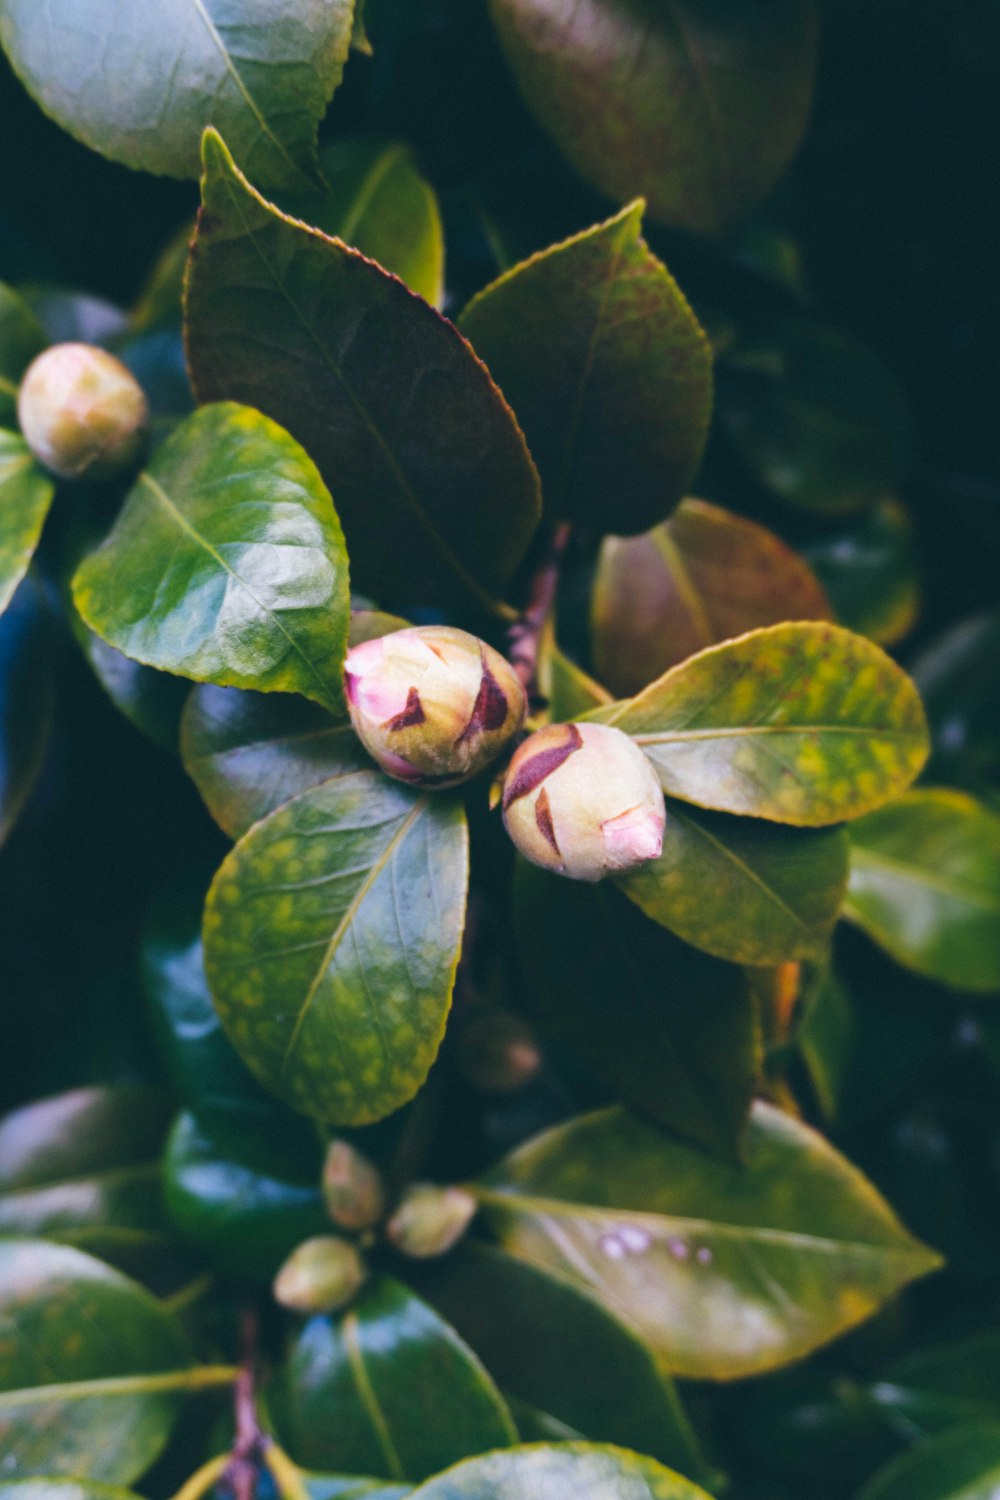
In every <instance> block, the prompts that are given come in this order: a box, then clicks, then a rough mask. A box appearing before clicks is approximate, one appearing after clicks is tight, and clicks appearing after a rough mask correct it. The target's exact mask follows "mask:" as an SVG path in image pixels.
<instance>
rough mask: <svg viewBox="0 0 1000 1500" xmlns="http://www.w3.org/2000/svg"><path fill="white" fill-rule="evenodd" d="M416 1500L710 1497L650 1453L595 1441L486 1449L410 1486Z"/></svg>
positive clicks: (682, 1499) (681, 1499) (706, 1499)
mask: <svg viewBox="0 0 1000 1500" xmlns="http://www.w3.org/2000/svg"><path fill="white" fill-rule="evenodd" d="M413 1495H414V1500H567V1497H568V1496H570V1495H572V1496H573V1500H709V1496H708V1495H707V1494H706V1492H705V1491H704V1490H702V1489H699V1488H698V1486H697V1485H694V1484H691V1482H690V1481H689V1480H687V1479H682V1478H681V1476H680V1475H679V1474H675V1473H674V1472H673V1471H672V1470H671V1469H664V1468H663V1467H661V1465H660V1464H658V1463H656V1462H655V1461H654V1460H653V1459H651V1458H641V1457H640V1456H639V1455H638V1454H636V1453H629V1452H628V1451H627V1449H625V1448H611V1447H605V1446H599V1445H597V1444H596V1443H562V1444H551V1445H550V1444H541V1443H539V1444H530V1445H529V1446H527V1447H523V1448H516V1449H514V1450H513V1451H512V1452H510V1453H487V1454H485V1455H484V1456H483V1457H482V1458H473V1459H469V1460H467V1461H466V1462H465V1463H463V1464H459V1465H458V1466H457V1467H456V1468H454V1469H449V1470H448V1472H447V1473H446V1474H439V1475H438V1476H437V1478H435V1479H431V1480H429V1481H428V1483H427V1484H422V1485H421V1486H420V1488H419V1489H417V1490H414V1491H413Z"/></svg>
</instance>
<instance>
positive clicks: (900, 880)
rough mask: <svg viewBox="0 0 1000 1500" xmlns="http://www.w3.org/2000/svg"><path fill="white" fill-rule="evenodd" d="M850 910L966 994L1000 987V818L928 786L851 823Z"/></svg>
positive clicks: (907, 960) (899, 953) (882, 939)
mask: <svg viewBox="0 0 1000 1500" xmlns="http://www.w3.org/2000/svg"><path fill="white" fill-rule="evenodd" d="M851 845H852V852H851V883H850V887H849V890H848V896H847V904H846V907H845V915H846V916H848V917H850V918H851V920H852V921H854V922H856V923H857V924H858V926H859V927H862V928H864V930H865V932H867V933H868V935H869V937H872V938H874V940H875V941H876V942H877V943H878V944H880V946H881V947H883V948H885V950H886V951H887V952H888V953H891V954H892V956H893V958H895V959H896V960H897V961H898V962H899V963H902V964H906V966H907V968H911V969H916V971H917V972H918V973H919V974H923V975H925V976H926V977H927V978H928V979H936V980H938V981H939V982H940V983H941V984H947V985H951V986H952V987H953V988H955V989H960V990H973V991H976V990H980V991H987V992H988V991H991V990H1000V817H998V816H997V815H996V814H995V813H992V812H990V811H989V809H988V808H986V807H985V806H984V805H983V804H982V803H981V802H977V801H976V800H975V798H973V797H969V796H967V795H966V794H965V793H964V792H953V791H946V790H944V789H943V788H941V789H939V788H933V787H921V788H918V789H917V790H916V791H913V792H909V793H908V794H907V795H906V796H905V797H901V798H900V799H899V801H898V802H894V803H892V805H891V806H889V807H883V808H882V809H881V810H880V811H879V812H876V813H871V814H869V816H868V817H867V818H863V819H862V820H861V821H860V822H859V823H857V824H856V825H855V826H854V827H853V828H852V829H851Z"/></svg>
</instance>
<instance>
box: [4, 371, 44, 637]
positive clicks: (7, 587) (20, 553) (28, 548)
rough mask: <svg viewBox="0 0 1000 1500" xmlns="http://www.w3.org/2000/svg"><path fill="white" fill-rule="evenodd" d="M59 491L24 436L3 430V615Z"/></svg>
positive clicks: (26, 567) (29, 560)
mask: <svg viewBox="0 0 1000 1500" xmlns="http://www.w3.org/2000/svg"><path fill="white" fill-rule="evenodd" d="M0 391H2V387H0ZM55 492H56V487H55V485H54V484H53V482H52V480H51V479H50V478H49V476H48V475H47V474H46V473H45V471H44V470H43V469H42V468H41V467H40V466H39V465H38V464H37V463H36V462H35V460H34V459H33V458H32V456H31V452H30V450H29V448H28V445H27V443H26V442H25V441H24V438H22V437H19V436H18V435H17V433H14V432H2V431H0V614H3V612H4V610H5V609H6V608H7V605H8V604H9V603H10V601H11V599H12V598H13V597H14V591H15V590H16V588H17V586H18V584H19V583H20V582H21V579H22V578H23V577H24V575H25V573H27V571H28V565H29V563H30V562H31V559H32V556H33V554H34V551H35V548H36V547H37V546H38V542H39V538H40V537H41V534H42V527H43V526H44V525H45V518H46V516H47V515H48V513H49V506H50V505H51V504H52V500H53V497H54V495H55Z"/></svg>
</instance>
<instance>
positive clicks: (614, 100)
mask: <svg viewBox="0 0 1000 1500" xmlns="http://www.w3.org/2000/svg"><path fill="white" fill-rule="evenodd" d="M490 9H491V12H492V15H493V19H494V21H495V23H496V26H497V29H498V31H499V35H500V41H501V43H502V45H503V48H504V51H505V53H506V54H507V59H508V61H509V62H510V64H511V67H512V68H513V70H514V75H515V77H516V79H517V82H518V85H519V87H520V89H521V92H522V94H523V95H524V98H525V101H526V102H527V104H528V106H529V107H530V109H531V110H532V111H533V113H534V114H535V115H536V116H537V118H538V119H539V121H540V122H541V124H542V125H543V126H544V127H545V129H546V130H547V131H548V132H549V134H550V135H551V136H552V137H553V139H554V140H555V142H556V144H557V145H558V146H559V148H560V149H561V150H562V151H563V152H564V154H565V155H566V156H567V157H568V158H569V160H570V161H571V162H572V164H573V165H574V166H575V167H576V169H577V170H578V171H579V172H580V173H581V174H582V175H583V176H584V177H586V178H587V179H588V181H590V182H592V183H593V184H594V186H595V187H598V188H600V190H601V191H602V192H603V193H606V194H607V195H608V196H609V197H611V198H616V199H618V200H619V201H621V200H622V199H623V198H628V197H631V196H633V195H634V194H635V193H643V194H644V195H645V196H646V197H647V198H648V199H649V207H650V212H651V213H652V215H653V216H654V218H657V219H660V220H662V221H663V222H664V223H667V224H674V225H677V226H678V227H680V228H683V229H694V230H700V231H702V232H705V233H711V232H713V231H715V230H719V229H721V228H724V227H726V226H728V225H731V224H733V223H734V222H736V221H738V220H739V219H741V218H743V217H744V216H745V215H746V214H748V213H749V212H750V210H751V209H753V208H755V207H756V205H757V204H758V203H759V202H760V201H761V199H762V198H764V197H765V196H766V195H767V194H768V193H769V192H770V190H771V189H772V188H773V187H774V185H775V183H776V182H777V181H778V179H779V178H780V176H781V174H782V172H783V171H784V170H785V167H786V166H787V165H788V162H789V160H790V159H791V157H792V155H793V153H794V152H795V149H796V147H797V146H798V143H799V140H800V138H801V136H802V133H803V131H804V129H805V125H806V120H807V117H808V113H809V105H810V101H811V99H812V89H813V74H814V70H815V61H816V41H817V32H818V13H817V7H816V6H815V5H814V4H813V3H812V0H765V3H763V4H757V5H754V6H749V7H748V6H746V5H740V4H738V3H732V0H723V3H722V4H718V3H716V4H712V5H709V4H706V3H705V0H671V3H670V4H669V5H654V4H650V3H649V0H583V3H582V4H581V3H576V4H574V3H571V0H558V3H557V4H555V5H553V4H552V3H551V0H490Z"/></svg>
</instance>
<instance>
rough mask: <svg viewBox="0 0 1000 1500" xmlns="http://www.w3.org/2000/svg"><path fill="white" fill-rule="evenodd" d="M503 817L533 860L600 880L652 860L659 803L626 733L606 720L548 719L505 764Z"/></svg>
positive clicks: (659, 834)
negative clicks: (572, 721)
mask: <svg viewBox="0 0 1000 1500" xmlns="http://www.w3.org/2000/svg"><path fill="white" fill-rule="evenodd" d="M503 819H504V823H505V825H506V828H507V832H508V833H509V834H510V836H511V838H512V839H513V841H514V843H515V844H516V845H517V847H518V849H519V850H520V851H521V853H522V854H523V855H524V857H525V859H529V860H530V861H531V863H532V864H533V865H541V866H542V868H543V869H545V870H554V871H556V872H557V873H558V874H560V875H568V876H570V878H571V879H573V880H602V879H603V878H604V876H605V875H614V874H622V873H623V872H624V871H626V870H632V869H634V868H635V867H636V865H642V864H645V863H646V862H647V860H651V859H657V858H658V857H659V855H660V854H661V853H662V850H663V829H664V825H665V823H666V808H665V806H664V802H663V792H662V791H661V790H660V785H659V782H658V781H657V779H656V774H655V772H654V770H653V767H652V765H651V764H650V762H649V761H648V760H647V759H646V757H645V755H643V753H642V751H641V750H640V749H639V747H638V745H637V744H635V742H634V741H633V740H631V739H629V737H628V735H627V734H623V733H622V731H621V730H620V729H613V728H612V727H611V726H610V725H607V724H550V725H549V726H548V728H546V729H540V730H539V731H538V732H537V734H533V735H532V736H531V737H530V739H527V740H525V742H524V744H523V745H521V746H520V747H519V748H518V750H517V752H516V753H515V755H514V757H513V759H512V760H511V763H510V765H509V767H508V768H507V775H506V777H505V779H504V789H503Z"/></svg>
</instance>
